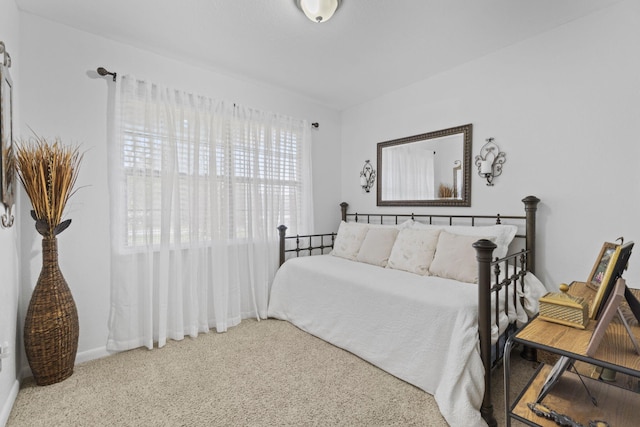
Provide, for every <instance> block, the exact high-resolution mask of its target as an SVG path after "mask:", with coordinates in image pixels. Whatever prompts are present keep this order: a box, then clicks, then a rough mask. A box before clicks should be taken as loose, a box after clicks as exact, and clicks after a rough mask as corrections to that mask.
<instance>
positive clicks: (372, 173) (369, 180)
mask: <svg viewBox="0 0 640 427" xmlns="http://www.w3.org/2000/svg"><path fill="white" fill-rule="evenodd" d="M374 182H376V170H375V169H374V168H373V166H371V163H370V162H369V160H367V161H365V162H364V166H363V167H362V171H361V172H360V186H361V187H362V188H364V191H366V192H367V193H368V192H369V191H370V190H371V187H373V183H374Z"/></svg>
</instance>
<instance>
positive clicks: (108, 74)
mask: <svg viewBox="0 0 640 427" xmlns="http://www.w3.org/2000/svg"><path fill="white" fill-rule="evenodd" d="M96 71H97V72H98V74H100V75H101V76H113V81H114V82H115V81H116V75H117V74H116V73H112V72H109V71H107V70H106V69H105V68H103V67H98V69H97V70H96Z"/></svg>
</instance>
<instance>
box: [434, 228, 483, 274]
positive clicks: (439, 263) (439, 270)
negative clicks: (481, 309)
mask: <svg viewBox="0 0 640 427" xmlns="http://www.w3.org/2000/svg"><path fill="white" fill-rule="evenodd" d="M483 238H485V239H488V240H491V237H486V236H485V237H479V236H463V235H460V234H452V233H448V232H446V231H444V230H443V231H441V233H440V237H438V245H437V247H436V254H435V256H434V257H433V262H432V263H431V266H430V267H429V273H431V274H432V275H434V276H438V277H444V278H445V279H453V280H458V281H459V282H469V283H478V261H477V259H476V250H475V248H474V247H473V246H472V245H473V244H474V243H475V242H477V241H478V240H480V239H483Z"/></svg>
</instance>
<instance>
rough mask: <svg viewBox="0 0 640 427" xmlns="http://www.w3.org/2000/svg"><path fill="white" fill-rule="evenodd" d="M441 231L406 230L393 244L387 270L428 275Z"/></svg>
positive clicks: (402, 231)
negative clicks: (392, 269)
mask: <svg viewBox="0 0 640 427" xmlns="http://www.w3.org/2000/svg"><path fill="white" fill-rule="evenodd" d="M439 234H440V230H433V229H423V230H418V229H415V228H405V229H402V230H400V232H399V233H398V237H396V241H395V243H394V244H393V249H392V250H391V255H389V262H388V263H387V268H394V269H396V270H405V271H409V272H411V273H416V274H421V275H426V274H428V273H429V266H430V265H431V261H432V260H433V255H434V253H435V250H436V245H437V244H438V235H439Z"/></svg>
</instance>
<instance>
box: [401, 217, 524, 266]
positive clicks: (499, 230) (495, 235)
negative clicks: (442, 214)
mask: <svg viewBox="0 0 640 427" xmlns="http://www.w3.org/2000/svg"><path fill="white" fill-rule="evenodd" d="M412 227H413V228H416V229H437V230H444V231H447V232H449V233H452V234H457V235H460V236H475V237H476V241H477V240H480V239H483V238H484V239H489V240H491V241H492V242H493V243H495V244H496V246H497V248H496V249H495V250H494V251H493V256H492V258H494V259H495V258H496V257H498V258H504V257H505V256H507V252H508V251H509V245H510V244H511V242H512V241H513V238H514V237H515V235H516V232H517V231H518V227H516V226H515V225H508V224H501V225H489V226H477V227H473V226H469V225H432V224H423V223H421V222H415V223H414V224H413V225H412Z"/></svg>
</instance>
